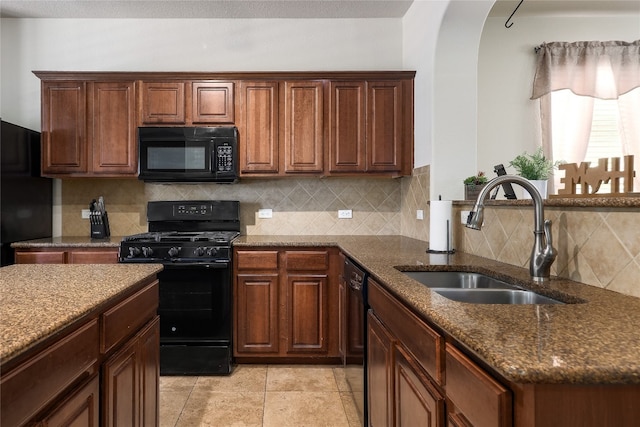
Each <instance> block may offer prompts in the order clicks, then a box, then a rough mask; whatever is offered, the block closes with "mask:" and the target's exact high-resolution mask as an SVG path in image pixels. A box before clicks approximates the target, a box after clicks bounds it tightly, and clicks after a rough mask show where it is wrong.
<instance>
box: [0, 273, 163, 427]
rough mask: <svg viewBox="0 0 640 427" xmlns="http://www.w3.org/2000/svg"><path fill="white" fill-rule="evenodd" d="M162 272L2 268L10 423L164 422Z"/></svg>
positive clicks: (0, 356) (4, 404) (6, 421)
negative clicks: (160, 319) (160, 321)
mask: <svg viewBox="0 0 640 427" xmlns="http://www.w3.org/2000/svg"><path fill="white" fill-rule="evenodd" d="M161 270H162V265H157V264H145V265H119V264H115V265H65V264H51V265H40V264H38V265H12V266H8V267H3V268H2V269H0V323H1V327H0V334H1V335H0V360H1V366H0V368H1V372H2V376H1V377H0V378H1V379H0V392H1V393H0V395H1V396H0V397H1V409H0V412H1V420H0V424H2V425H16V426H18V425H23V424H26V423H31V422H39V421H42V422H45V424H46V423H55V422H58V421H65V420H66V422H69V421H70V420H73V419H75V418H73V417H78V418H77V419H82V420H83V422H85V423H87V424H88V425H98V424H100V425H112V424H115V423H116V422H117V421H118V420H119V421H120V422H122V423H124V424H123V425H155V424H157V408H158V406H157V405H158V389H157V386H158V318H157V314H156V310H157V304H158V286H157V280H156V274H157V273H158V272H159V271H161ZM70 417H71V418H70ZM47 425H49V424H47Z"/></svg>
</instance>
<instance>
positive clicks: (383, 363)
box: [367, 312, 395, 427]
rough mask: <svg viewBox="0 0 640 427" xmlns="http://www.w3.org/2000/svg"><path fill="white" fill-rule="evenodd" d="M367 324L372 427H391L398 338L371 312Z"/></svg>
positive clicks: (369, 397)
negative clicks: (395, 355)
mask: <svg viewBox="0 0 640 427" xmlns="http://www.w3.org/2000/svg"><path fill="white" fill-rule="evenodd" d="M367 324H368V329H367V383H368V385H367V387H368V388H367V394H368V395H367V402H368V405H369V426H370V427H385V426H392V425H393V420H394V413H393V411H394V408H395V405H394V398H393V388H394V384H393V380H394V373H393V365H394V359H393V346H394V345H395V339H394V338H393V337H392V336H391V334H390V333H389V331H387V329H386V328H385V327H384V326H383V325H382V323H380V321H379V320H378V319H377V318H376V317H375V316H374V315H373V314H372V312H369V314H368V318H367Z"/></svg>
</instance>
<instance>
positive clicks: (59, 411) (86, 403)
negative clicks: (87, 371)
mask: <svg viewBox="0 0 640 427" xmlns="http://www.w3.org/2000/svg"><path fill="white" fill-rule="evenodd" d="M99 402H100V379H99V377H98V375H94V376H93V377H92V378H91V379H90V380H88V381H87V382H86V383H84V384H83V385H82V386H80V387H79V388H78V390H76V391H74V392H73V393H72V394H71V396H69V398H68V399H66V400H65V401H64V402H63V403H62V404H60V405H59V406H58V407H56V408H55V409H54V410H52V411H51V413H50V414H49V415H47V416H46V417H45V418H44V419H43V420H42V423H41V426H42V427H74V426H86V427H98V426H99V425H100V403H99Z"/></svg>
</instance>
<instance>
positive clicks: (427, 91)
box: [402, 0, 449, 167]
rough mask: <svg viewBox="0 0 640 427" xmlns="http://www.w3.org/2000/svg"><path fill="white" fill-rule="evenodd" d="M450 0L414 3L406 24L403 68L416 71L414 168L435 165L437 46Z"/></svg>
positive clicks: (405, 21)
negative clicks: (441, 25)
mask: <svg viewBox="0 0 640 427" xmlns="http://www.w3.org/2000/svg"><path fill="white" fill-rule="evenodd" d="M448 5H449V0H442V1H433V0H431V1H424V0H414V3H413V4H412V5H411V7H410V8H409V10H408V11H407V13H406V14H405V16H404V19H403V21H402V32H403V68H404V69H405V70H415V71H416V77H415V80H414V94H415V96H414V117H415V120H414V121H415V124H414V148H415V149H414V160H415V161H414V165H415V167H420V166H425V165H429V164H431V161H432V147H433V112H434V105H433V104H434V103H433V91H434V83H433V80H434V62H435V55H436V45H437V42H438V33H439V32H440V24H441V22H442V17H443V15H444V13H445V11H446V10H447V6H448Z"/></svg>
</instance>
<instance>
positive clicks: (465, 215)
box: [460, 211, 469, 224]
mask: <svg viewBox="0 0 640 427" xmlns="http://www.w3.org/2000/svg"><path fill="white" fill-rule="evenodd" d="M468 217H469V211H462V212H460V222H461V223H462V224H466V223H467V218H468Z"/></svg>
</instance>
